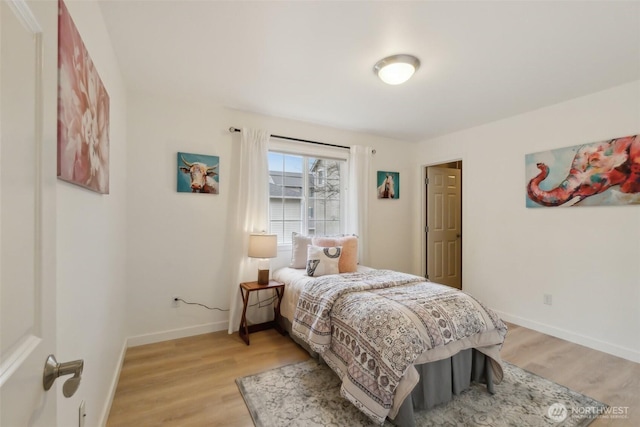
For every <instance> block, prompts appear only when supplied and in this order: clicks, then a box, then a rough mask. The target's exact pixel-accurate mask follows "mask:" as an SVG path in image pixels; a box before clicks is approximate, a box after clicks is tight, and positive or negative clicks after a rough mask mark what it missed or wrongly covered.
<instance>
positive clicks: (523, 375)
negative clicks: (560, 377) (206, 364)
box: [236, 359, 607, 427]
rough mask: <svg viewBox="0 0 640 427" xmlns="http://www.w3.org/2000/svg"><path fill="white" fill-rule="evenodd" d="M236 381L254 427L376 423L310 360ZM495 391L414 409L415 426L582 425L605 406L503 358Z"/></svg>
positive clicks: (475, 391) (478, 389) (477, 389)
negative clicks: (347, 398) (502, 366)
mask: <svg viewBox="0 0 640 427" xmlns="http://www.w3.org/2000/svg"><path fill="white" fill-rule="evenodd" d="M236 383H237V384H238V388H239V389H240V392H241V393H242V397H243V398H244V400H245V402H246V404H247V407H248V408H249V412H250V413H251V417H252V418H253V422H254V424H255V425H256V426H257V427H283V426H292V427H293V426H300V427H303V426H304V427H309V426H363V427H364V426H367V427H368V426H374V425H375V424H374V423H373V422H372V421H371V420H370V419H369V418H367V417H366V416H365V415H364V414H362V413H361V412H360V411H358V410H357V409H356V408H355V407H354V406H353V405H351V404H350V403H349V402H348V401H347V400H345V399H343V398H342V397H341V396H340V381H339V380H338V377H337V376H336V375H335V374H334V373H333V371H331V369H330V368H329V367H328V366H326V365H324V364H320V363H318V362H317V361H316V360H313V359H310V360H307V361H305V362H300V363H296V364H294V365H288V366H283V367H281V368H277V369H273V370H271V371H267V372H263V373H261V374H257V375H252V376H248V377H244V378H238V379H236ZM495 391H496V394H495V395H490V394H489V393H488V392H487V390H486V387H485V386H484V385H478V384H475V385H473V386H472V387H471V388H470V389H468V390H466V391H464V392H463V393H461V394H460V395H459V396H455V397H454V399H453V400H452V401H451V402H449V403H446V404H443V405H440V406H437V407H435V408H433V409H431V410H427V411H422V412H419V413H417V414H416V426H518V427H522V426H562V427H565V426H586V425H589V424H590V423H591V421H593V417H594V416H595V415H594V414H598V413H600V411H603V410H604V408H606V407H607V406H606V405H604V404H603V403H601V402H598V401H597V400H594V399H592V398H590V397H587V396H585V395H582V394H580V393H577V392H575V391H572V390H570V389H568V388H566V387H563V386H561V385H558V384H556V383H554V382H551V381H549V380H546V379H544V378H541V377H539V376H537V375H534V374H532V373H529V372H526V371H524V370H522V369H520V368H518V367H516V366H513V365H511V364H509V363H506V362H505V363H504V380H503V381H502V383H500V384H497V385H496V386H495ZM391 425H392V424H390V423H389V421H388V420H387V422H386V423H385V426H391Z"/></svg>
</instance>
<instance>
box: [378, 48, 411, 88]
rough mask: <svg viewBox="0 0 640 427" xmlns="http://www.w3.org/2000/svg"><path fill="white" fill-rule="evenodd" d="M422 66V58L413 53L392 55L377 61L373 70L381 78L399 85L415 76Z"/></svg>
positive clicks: (387, 82)
mask: <svg viewBox="0 0 640 427" xmlns="http://www.w3.org/2000/svg"><path fill="white" fill-rule="evenodd" d="M419 67H420V60H419V59H418V58H416V57H415V56H413V55H405V54H400V55H392V56H388V57H386V58H384V59H381V60H380V61H378V62H376V65H374V67H373V71H374V72H375V73H376V74H377V75H378V77H380V80H382V81H383V82H385V83H386V84H390V85H399V84H401V83H404V82H406V81H407V80H409V79H410V78H411V76H413V73H415V72H416V71H417V70H418V68H419Z"/></svg>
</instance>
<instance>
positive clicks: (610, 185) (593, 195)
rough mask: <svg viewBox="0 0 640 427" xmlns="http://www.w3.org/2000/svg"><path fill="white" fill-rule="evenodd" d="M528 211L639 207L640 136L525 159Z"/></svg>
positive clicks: (533, 155) (539, 154)
mask: <svg viewBox="0 0 640 427" xmlns="http://www.w3.org/2000/svg"><path fill="white" fill-rule="evenodd" d="M525 167H526V183H527V184H526V185H527V198H526V206H527V207H553V206H602V205H632V204H640V135H631V136H624V137H621V138H615V139H610V140H605V141H598V142H592V143H589V144H583V145H576V146H573V147H566V148H559V149H555V150H549V151H543V152H540V153H533V154H527V155H526V156H525Z"/></svg>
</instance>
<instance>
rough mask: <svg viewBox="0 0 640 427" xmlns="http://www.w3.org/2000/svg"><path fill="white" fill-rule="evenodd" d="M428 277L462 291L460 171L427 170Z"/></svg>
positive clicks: (445, 169)
mask: <svg viewBox="0 0 640 427" xmlns="http://www.w3.org/2000/svg"><path fill="white" fill-rule="evenodd" d="M427 179H428V183H427V277H428V278H429V280H431V281H432V282H436V283H442V284H443V285H449V286H453V287H454V288H458V289H461V288H462V216H461V209H460V208H461V205H462V204H461V191H460V189H461V182H460V170H459V169H450V168H440V167H428V168H427Z"/></svg>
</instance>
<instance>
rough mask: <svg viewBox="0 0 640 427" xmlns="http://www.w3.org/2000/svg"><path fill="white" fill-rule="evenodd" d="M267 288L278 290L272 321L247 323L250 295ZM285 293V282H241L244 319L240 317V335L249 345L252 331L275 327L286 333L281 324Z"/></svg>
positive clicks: (283, 333)
mask: <svg viewBox="0 0 640 427" xmlns="http://www.w3.org/2000/svg"><path fill="white" fill-rule="evenodd" d="M265 289H273V290H274V291H275V292H276V300H275V301H274V303H275V304H274V307H273V314H274V318H273V320H272V321H270V322H264V323H258V324H257V325H248V324H247V307H248V306H249V295H250V294H251V292H253V291H262V290H265ZM283 294H284V283H280V282H276V281H275V280H270V281H269V284H268V285H259V284H258V282H245V283H240V297H241V298H242V319H240V329H239V330H238V335H240V338H242V339H243V340H244V342H246V343H247V345H249V334H250V333H251V332H257V331H263V330H265V329H269V328H275V329H276V330H277V331H278V332H280V333H281V334H282V335H286V332H285V331H284V329H282V326H280V302H282V295H283Z"/></svg>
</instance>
